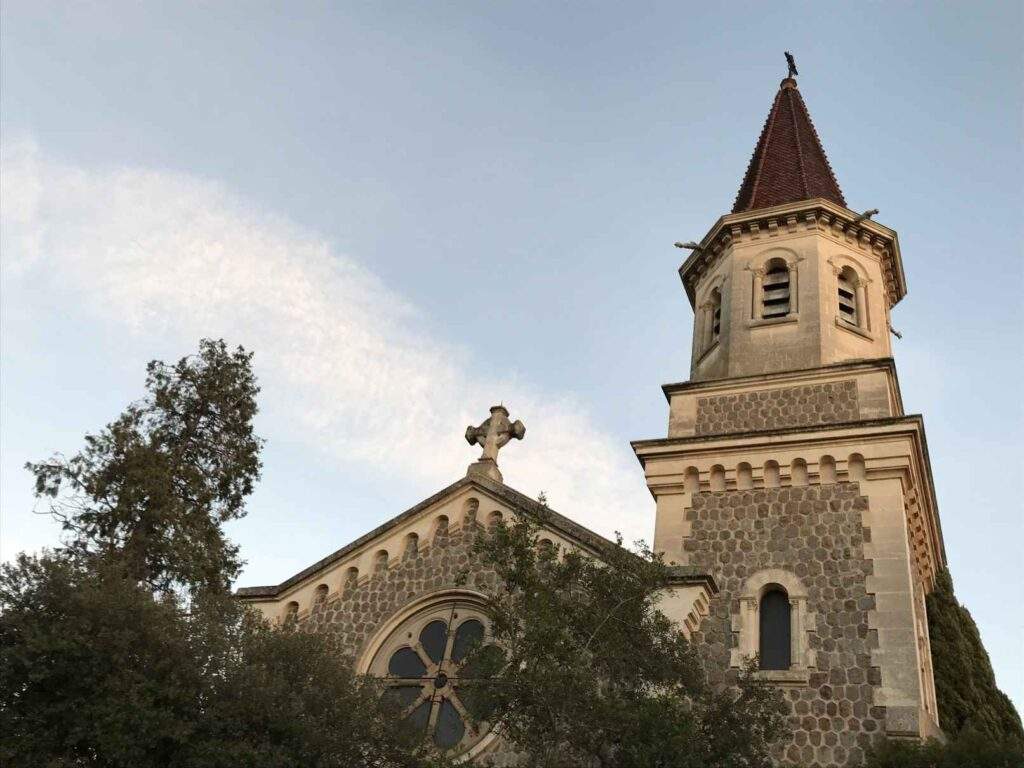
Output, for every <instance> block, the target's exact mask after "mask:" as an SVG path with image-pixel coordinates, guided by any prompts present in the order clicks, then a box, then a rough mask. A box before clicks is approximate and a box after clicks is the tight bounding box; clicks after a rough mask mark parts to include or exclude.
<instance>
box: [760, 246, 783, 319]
mask: <svg viewBox="0 0 1024 768" xmlns="http://www.w3.org/2000/svg"><path fill="white" fill-rule="evenodd" d="M789 286H790V275H789V267H788V266H787V265H786V262H784V261H783V260H782V259H772V260H771V261H769V262H768V264H767V265H766V266H765V272H764V278H763V279H762V283H761V317H762V318H765V319H770V318H773V317H785V316H786V315H788V314H789V312H790V290H789Z"/></svg>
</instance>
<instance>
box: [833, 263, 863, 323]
mask: <svg viewBox="0 0 1024 768" xmlns="http://www.w3.org/2000/svg"><path fill="white" fill-rule="evenodd" d="M857 282H858V281H857V275H856V274H855V273H854V271H853V270H852V269H851V268H850V267H843V270H842V272H840V273H839V290H838V294H839V295H838V299H839V319H840V320H843V321H845V322H847V323H849V324H850V325H856V326H859V325H860V311H859V310H860V307H858V306H857V304H858V301H857Z"/></svg>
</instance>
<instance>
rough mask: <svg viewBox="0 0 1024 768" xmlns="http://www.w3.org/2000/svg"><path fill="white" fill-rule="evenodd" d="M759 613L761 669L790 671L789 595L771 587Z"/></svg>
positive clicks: (762, 598) (790, 627)
mask: <svg viewBox="0 0 1024 768" xmlns="http://www.w3.org/2000/svg"><path fill="white" fill-rule="evenodd" d="M758 613H759V615H760V627H759V630H760V631H759V632H758V636H759V637H760V648H759V650H758V657H759V659H760V665H761V669H789V668H790V667H791V666H792V661H793V660H792V655H791V653H792V622H791V617H790V605H789V595H787V594H786V591H785V590H784V589H783V588H782V587H779V586H772V587H770V588H769V589H768V590H767V591H766V592H765V593H764V595H762V597H761V605H760V610H759V611H758Z"/></svg>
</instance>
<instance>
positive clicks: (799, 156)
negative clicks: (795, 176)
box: [779, 88, 811, 197]
mask: <svg viewBox="0 0 1024 768" xmlns="http://www.w3.org/2000/svg"><path fill="white" fill-rule="evenodd" d="M795 90H796V89H795V88H787V89H786V90H785V91H781V90H780V91H779V92H780V93H786V92H787V91H795ZM786 103H787V104H789V114H790V115H791V116H792V117H793V125H796V121H797V117H796V107H794V106H793V96H792V94H789V95H787V98H786ZM804 111H805V112H806V110H804ZM807 119H808V120H810V115H808V116H807ZM793 138H794V139H795V140H796V162H797V167H798V168H799V169H800V181H802V182H803V184H804V194H805V195H807V196H808V197H810V195H811V188H810V186H809V185H808V183H807V169H806V168H805V167H804V153H803V149H802V148H801V146H800V131H795V132H794V133H793Z"/></svg>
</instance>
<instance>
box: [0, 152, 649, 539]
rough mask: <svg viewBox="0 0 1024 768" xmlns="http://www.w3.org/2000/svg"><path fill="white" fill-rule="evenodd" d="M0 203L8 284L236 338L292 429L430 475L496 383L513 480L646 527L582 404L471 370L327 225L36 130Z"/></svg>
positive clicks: (589, 516)
mask: <svg viewBox="0 0 1024 768" xmlns="http://www.w3.org/2000/svg"><path fill="white" fill-rule="evenodd" d="M0 201H2V209H0V213H2V230H3V244H2V247H3V253H4V274H5V280H6V282H7V284H8V288H10V287H11V286H12V285H16V284H17V282H18V281H19V280H27V279H32V280H34V281H36V283H37V284H38V282H39V281H52V283H53V285H54V286H55V287H60V288H62V289H68V288H70V289H72V290H74V291H75V292H76V293H78V294H79V295H81V296H82V297H83V301H84V302H86V304H87V305H86V307H85V309H86V311H87V312H89V313H90V314H91V315H94V316H95V317H97V318H99V319H102V320H104V321H107V322H111V321H112V322H115V323H122V324H123V327H124V330H125V332H126V333H131V334H149V333H160V334H170V335H172V337H174V338H180V339H181V342H182V345H183V347H182V348H183V349H187V348H190V347H191V345H194V343H195V340H196V338H198V337H199V336H203V335H210V336H223V337H225V338H226V339H228V340H229V341H232V342H235V341H241V342H243V343H245V345H246V346H248V347H250V348H252V349H254V350H255V351H256V354H257V365H258V370H259V373H260V375H261V377H262V380H263V383H264V395H263V401H264V406H265V407H266V408H268V409H269V410H273V411H274V412H276V413H278V414H284V415H286V416H287V418H284V419H277V420H275V428H277V429H281V428H286V427H283V426H282V425H284V424H290V425H291V426H290V427H287V428H289V429H291V430H292V431H293V434H288V435H286V436H284V437H286V438H287V439H288V440H298V441H302V442H303V443H304V444H306V445H308V446H309V447H310V448H311V449H315V450H326V451H328V452H329V453H330V454H331V455H333V456H335V457H337V458H338V459H340V460H342V461H344V462H354V463H356V464H359V465H362V466H365V467H366V468H367V470H368V471H375V470H378V471H383V472H386V473H388V474H391V475H395V474H399V475H404V476H405V477H407V478H408V479H412V480H417V481H428V482H430V483H432V484H436V485H437V487H441V486H442V485H444V484H447V483H448V482H451V481H452V480H454V479H455V478H456V477H458V476H459V475H460V474H461V472H462V471H464V467H465V466H466V464H467V463H468V461H469V460H471V459H472V458H473V454H472V453H471V452H470V451H468V450H467V446H466V445H465V443H464V442H463V441H462V439H461V437H460V433H461V431H462V429H463V428H464V427H465V425H466V424H469V423H471V422H472V423H474V424H475V423H479V421H480V420H481V419H482V418H483V417H484V416H485V415H486V408H487V407H488V406H489V405H492V404H493V402H492V401H494V400H495V399H498V398H503V399H504V400H505V402H506V404H508V405H509V407H510V409H511V410H512V411H513V416H514V417H518V418H522V419H523V421H524V422H526V424H527V428H528V435H527V439H526V441H525V442H524V443H523V444H516V445H513V446H512V447H511V448H509V449H507V450H506V451H504V452H503V454H502V457H501V463H502V469H503V472H504V474H505V478H506V480H507V481H508V482H509V483H510V484H511V485H513V486H515V487H519V488H522V489H523V490H525V491H530V492H532V491H536V490H539V489H541V488H543V489H545V490H546V491H547V493H548V496H549V498H550V499H552V503H553V505H554V506H555V507H556V508H557V509H559V511H561V512H563V513H565V514H568V515H570V516H571V517H573V518H574V519H576V520H578V521H579V522H581V523H583V524H585V525H589V526H591V527H593V528H594V529H595V530H598V531H599V532H602V533H605V534H610V533H611V532H612V531H614V530H616V529H618V530H622V531H623V533H624V534H625V535H626V537H627V539H632V538H634V537H639V536H647V537H649V535H650V527H649V526H650V522H651V519H652V511H653V505H652V502H651V500H650V497H649V495H648V494H647V492H646V490H645V489H644V486H643V480H642V474H641V470H640V468H639V466H638V465H637V463H636V462H635V460H634V459H632V456H631V454H630V451H629V448H628V446H625V445H622V444H620V443H619V441H618V440H615V439H613V438H612V437H610V436H609V435H608V434H606V433H603V432H602V431H601V430H600V429H599V428H598V427H597V425H596V423H595V420H594V418H593V417H592V415H591V414H590V413H588V411H587V409H586V407H585V406H584V405H583V404H581V403H580V402H577V401H575V400H574V399H573V398H572V397H569V396H566V395H562V394H559V393H555V392H549V391H545V389H544V388H543V386H542V385H541V384H540V383H539V382H527V381H524V380H523V379H522V378H520V377H516V376H515V375H514V374H510V376H509V377H507V378H495V377H489V376H487V375H481V374H480V373H478V370H479V368H478V367H477V366H474V365H473V359H472V355H471V353H470V352H469V351H467V350H465V349H462V348H459V347H458V346H455V345H453V344H451V343H450V342H449V341H446V340H445V339H440V338H434V337H432V336H430V335H427V334H425V333H423V332H422V331H421V330H420V329H419V328H418V327H417V323H416V319H417V310H416V308H415V307H413V306H411V305H410V304H409V302H407V301H406V300H405V299H404V298H403V297H402V296H400V295H398V294H396V293H395V292H394V291H392V290H391V289H389V288H388V287H387V286H386V285H384V284H382V283H381V281H380V280H379V279H377V277H375V276H374V275H373V274H372V273H371V272H369V271H367V270H366V269H365V268H363V267H362V266H361V265H360V264H359V263H358V262H357V261H355V260H354V259H352V258H350V257H349V256H347V255H345V254H341V253H338V252H337V251H336V250H334V248H333V247H332V246H331V244H330V243H329V242H326V241H325V240H324V239H323V238H320V237H317V236H316V235H315V234H313V233H310V232H307V231H303V230H302V229H301V228H299V227H298V226H296V225H295V224H293V223H291V222H289V221H287V220H285V219H283V218H281V217H276V216H273V215H268V214H267V213H266V212H264V211H260V210H257V209H255V208H254V207H253V206H252V205H250V204H248V203H247V202H246V201H245V200H244V199H243V198H241V197H239V196H237V195H235V194H232V193H231V192H229V191H227V190H225V189H224V188H222V187H221V186H220V185H218V184H215V183H211V182H209V181H205V180H202V179H198V178H195V177H191V176H188V175H183V174H174V173H168V172H162V171H151V170H146V169H134V168H122V169H115V170H94V169H84V168H77V167H71V166H68V165H65V164H61V163H58V162H55V161H53V160H51V159H49V158H47V157H46V156H45V154H43V153H41V152H40V151H39V149H38V147H37V146H36V145H35V144H34V143H33V142H31V141H20V142H15V143H10V144H7V145H6V146H5V147H4V148H3V156H2V188H0ZM268 398H271V399H272V400H273V402H267V399H268Z"/></svg>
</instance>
